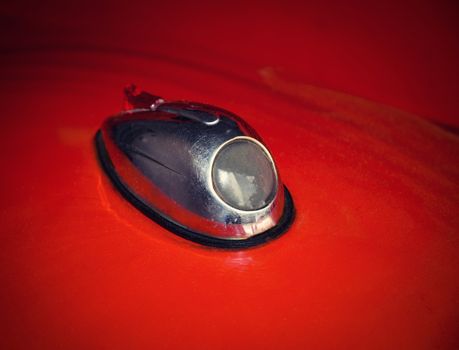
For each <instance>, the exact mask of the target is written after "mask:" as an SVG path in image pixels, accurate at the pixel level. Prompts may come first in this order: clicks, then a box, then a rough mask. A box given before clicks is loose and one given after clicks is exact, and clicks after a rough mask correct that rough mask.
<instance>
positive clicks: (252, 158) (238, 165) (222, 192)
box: [212, 140, 277, 211]
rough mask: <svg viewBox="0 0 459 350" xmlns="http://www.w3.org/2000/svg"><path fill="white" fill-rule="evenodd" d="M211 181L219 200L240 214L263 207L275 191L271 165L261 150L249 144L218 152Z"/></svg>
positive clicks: (236, 143)
mask: <svg viewBox="0 0 459 350" xmlns="http://www.w3.org/2000/svg"><path fill="white" fill-rule="evenodd" d="M212 180H213V183H214V187H215V190H216V192H217V193H218V195H219V196H220V198H221V199H222V200H223V201H225V202H226V203H227V204H229V205H230V206H232V207H234V208H236V209H240V210H247V211H250V210H258V209H261V208H263V207H265V206H266V205H268V204H269V203H270V202H271V201H272V200H273V198H274V196H275V194H276V190H277V188H276V187H277V181H276V174H275V171H274V164H273V163H272V161H271V159H270V158H269V156H268V155H267V154H266V152H265V150H264V149H263V148H261V147H260V146H259V145H258V144H256V143H255V142H252V141H249V140H236V141H233V142H230V143H228V144H227V145H225V146H224V147H223V148H222V149H221V150H220V151H219V152H218V154H217V156H216V158H215V161H214V164H213V168H212Z"/></svg>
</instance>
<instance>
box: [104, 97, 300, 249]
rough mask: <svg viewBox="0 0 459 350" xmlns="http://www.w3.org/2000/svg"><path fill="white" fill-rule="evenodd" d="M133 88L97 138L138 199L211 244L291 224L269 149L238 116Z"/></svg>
mask: <svg viewBox="0 0 459 350" xmlns="http://www.w3.org/2000/svg"><path fill="white" fill-rule="evenodd" d="M128 93H130V94H132V90H130V91H128ZM138 96H141V97H142V98H141V99H139V102H138V103H136V96H131V95H128V97H127V98H128V101H129V103H130V105H131V106H132V108H131V109H129V110H127V111H125V112H123V113H121V114H120V115H117V116H115V117H112V118H109V119H108V120H107V121H106V122H105V123H104V125H103V127H102V129H101V132H100V133H99V136H98V143H97V145H98V151H99V157H100V159H101V162H102V165H103V166H104V168H105V170H106V171H107V173H108V174H109V176H110V177H111V179H112V180H113V181H114V183H115V185H117V187H118V188H119V189H120V191H121V193H122V194H123V195H124V196H125V197H126V198H127V199H129V200H130V201H131V202H132V203H133V204H134V205H135V206H136V207H138V208H139V209H141V210H142V212H144V213H145V214H147V215H148V216H150V217H152V218H153V219H154V220H156V221H157V222H159V223H160V224H162V225H163V226H165V227H167V228H168V229H170V230H172V231H173V232H175V233H177V234H179V235H182V236H186V237H187V238H190V239H192V240H195V241H198V242H201V243H205V244H209V245H214V246H225V244H226V243H224V242H225V241H228V242H230V241H235V240H246V239H249V238H251V237H252V236H256V235H259V234H262V233H265V232H266V233H267V234H268V233H269V234H270V233H273V234H276V235H279V234H280V233H279V232H280V231H281V230H282V229H283V228H285V227H287V226H288V225H289V223H290V222H291V220H292V219H293V204H292V202H291V198H290V197H289V195H288V192H287V191H286V190H285V188H284V186H283V185H282V184H281V182H280V178H279V176H278V173H277V169H276V166H275V164H274V161H273V158H272V157H271V155H270V153H269V151H268V150H267V148H266V147H265V146H264V145H263V143H262V142H261V139H260V137H259V136H258V135H257V134H256V133H255V131H254V130H253V129H252V128H251V127H250V126H248V125H247V124H246V123H245V122H244V121H243V120H242V119H241V118H239V117H237V116H236V115H234V114H232V113H231V112H228V111H225V110H223V109H220V108H217V107H213V106H209V105H204V104H199V103H191V102H182V101H179V102H166V101H164V100H163V99H161V98H160V97H158V96H152V95H149V94H148V93H143V94H140V95H138ZM149 96H151V98H149ZM158 101H159V102H160V103H159V102H158ZM286 198H287V200H286ZM280 224H281V225H280ZM281 226H282V227H281ZM274 229H277V231H276V230H275V231H272V230H274ZM270 230H271V231H272V232H271V231H270ZM268 231H270V232H268ZM206 237H207V238H206ZM267 239H268V238H267ZM222 242H223V243H222ZM253 242H254V243H253V244H258V243H259V242H263V240H262V239H260V240H259V241H253ZM257 242H258V243H257ZM227 246H234V247H237V246H241V247H242V246H243V245H237V244H234V243H229V244H228V245H227Z"/></svg>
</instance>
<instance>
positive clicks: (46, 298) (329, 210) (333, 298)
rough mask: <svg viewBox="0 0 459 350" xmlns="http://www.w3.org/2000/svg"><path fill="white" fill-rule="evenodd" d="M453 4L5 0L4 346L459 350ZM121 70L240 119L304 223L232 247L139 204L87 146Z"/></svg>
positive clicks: (0, 290)
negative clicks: (196, 237)
mask: <svg viewBox="0 0 459 350" xmlns="http://www.w3.org/2000/svg"><path fill="white" fill-rule="evenodd" d="M454 10H455V5H454V4H453V3H452V2H451V3H447V2H445V3H443V4H437V3H436V2H416V3H412V4H410V3H409V2H407V3H405V4H404V5H400V4H398V3H397V2H393V3H390V4H389V3H386V2H384V4H383V3H379V4H371V5H370V4H367V3H366V2H340V3H333V4H330V5H319V4H317V3H311V4H309V5H300V4H290V5H283V6H281V5H274V4H271V3H268V4H265V3H260V4H257V5H256V6H255V5H253V6H252V5H247V4H245V3H242V2H241V3H231V4H227V5H215V4H213V5H212V4H208V5H205V6H204V5H198V4H193V3H190V4H179V3H167V4H166V3H161V4H159V3H158V4H155V3H151V2H145V3H137V4H134V3H132V2H129V3H127V4H122V3H121V2H116V3H113V2H110V3H93V2H91V3H89V2H88V3H84V2H77V3H73V4H66V3H64V2H56V3H54V2H50V3H48V2H40V3H14V4H13V3H11V4H9V5H8V6H5V7H4V9H3V10H2V15H3V21H2V24H1V26H2V31H3V33H4V36H3V37H2V39H1V41H2V54H1V56H0V60H1V61H0V62H1V65H0V71H1V77H2V80H1V83H0V93H1V98H2V116H1V122H2V127H1V129H0V134H1V138H0V145H1V147H0V154H1V159H2V164H3V166H2V170H1V176H0V178H1V182H0V183H1V200H0V220H1V229H0V232H1V243H0V310H1V312H0V322H1V327H0V347H1V348H2V349H43V348H45V349H58V348H65V349H81V348H90V349H104V348H107V349H108V348H109V349H126V348H133V349H140V348H149V349H151V348H170V349H175V348H192V349H202V348H209V349H237V348H241V349H258V348H259V349H280V348H285V349H288V348H297V349H306V348H311V349H342V348H352V349H434V348H439V349H457V348H458V347H459V337H458V329H459V278H458V276H459V251H458V248H459V246H458V234H459V217H458V212H459V185H458V181H459V138H458V136H457V134H456V133H455V132H454V131H455V129H454V126H456V127H457V125H459V123H458V120H457V118H456V117H457V110H458V101H457V98H456V95H457V91H458V90H457V86H458V85H457V84H458V80H457V76H458V72H457V67H456V66H457V62H458V61H459V60H458V46H457V42H456V38H457V30H456V28H455V26H454V23H457V22H456V19H457V14H456V12H457V11H454ZM129 83H137V84H138V85H140V86H141V87H143V88H145V89H146V90H147V91H152V92H154V93H157V94H159V95H161V96H167V97H168V98H171V99H181V98H185V97H186V99H189V100H195V101H200V102H203V103H209V104H212V105H217V106H220V107H222V108H225V109H228V110H231V111H233V112H235V113H236V114H238V115H241V116H243V117H244V118H245V119H246V120H247V121H248V122H249V123H250V125H252V126H253V127H254V128H255V129H256V130H257V132H258V133H259V134H260V135H261V137H262V138H263V140H264V141H265V143H266V144H267V146H268V147H269V149H270V151H271V153H272V154H273V157H274V158H275V159H276V163H277V166H278V168H279V172H280V174H281V176H282V179H283V181H284V182H285V184H286V185H287V186H288V188H289V189H290V191H291V192H292V194H293V196H294V199H295V203H296V208H297V219H296V221H295V223H294V225H293V226H292V228H291V230H290V231H289V232H287V233H286V234H285V235H283V236H282V237H280V238H279V239H277V240H275V241H272V242H270V243H268V244H266V245H264V246H260V247H257V248H253V249H249V250H244V251H221V250H216V249H210V248H205V247H202V246H199V245H197V244H194V243H191V242H189V241H187V240H184V239H182V238H180V237H177V236H175V235H173V234H171V233H170V232H168V231H166V230H164V229H163V228H161V227H159V226H158V225H156V224H155V223H153V222H152V221H151V220H149V219H148V218H146V217H145V216H143V215H142V214H141V213H139V212H138V211H137V210H136V209H134V208H133V207H132V206H131V205H130V204H129V203H128V202H126V201H125V200H124V199H123V198H122V197H121V196H120V195H119V194H118V193H117V192H116V191H115V190H114V189H113V187H112V185H111V183H110V181H109V180H108V179H107V177H106V176H105V174H103V173H102V171H101V170H100V167H99V164H98V163H97V159H96V157H95V152H94V147H93V143H92V140H93V136H94V134H95V132H96V130H97V129H98V127H99V126H100V124H101V123H102V121H103V120H104V119H105V118H106V117H107V116H108V115H112V114H114V113H116V112H118V111H119V110H121V108H122V89H123V87H124V86H125V85H127V84H129ZM432 121H435V123H433V122H432ZM438 124H448V125H450V126H451V127H449V128H445V127H440V126H439V125H438Z"/></svg>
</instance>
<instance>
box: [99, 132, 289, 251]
mask: <svg viewBox="0 0 459 350" xmlns="http://www.w3.org/2000/svg"><path fill="white" fill-rule="evenodd" d="M94 144H95V148H96V153H97V156H98V159H99V162H100V164H101V166H102V168H103V169H104V171H105V173H106V174H107V176H108V177H109V179H110V180H111V181H112V183H113V185H114V186H115V187H116V189H117V190H118V191H119V192H120V193H121V195H122V196H123V197H124V198H125V199H126V200H128V201H129V202H130V203H131V204H132V205H133V206H134V207H136V208H137V209H138V210H140V211H141V212H142V213H143V214H144V215H146V216H147V217H149V218H151V219H152V220H154V221H155V222H156V223H158V224H159V225H161V226H162V227H164V228H166V229H168V230H170V231H171V232H173V233H175V234H176V235H178V236H180V237H183V238H186V239H188V240H190V241H192V242H195V243H199V244H202V245H205V246H209V247H214V248H223V249H243V248H250V247H254V246H258V245H261V244H264V243H267V242H268V241H270V240H273V239H275V238H277V237H279V236H280V235H282V234H283V233H284V232H286V231H287V230H288V228H289V227H290V226H291V225H292V223H293V221H294V218H295V207H294V203H293V199H292V196H291V195H290V192H289V191H288V189H287V187H286V186H285V185H284V186H283V188H282V189H283V191H282V192H283V193H284V207H283V211H282V216H281V217H280V218H279V220H278V222H277V224H276V225H275V226H273V227H270V228H269V229H267V230H266V231H264V232H261V233H259V234H256V235H253V236H250V237H248V238H245V239H223V238H217V237H212V236H208V235H204V234H201V233H197V232H194V231H192V230H189V229H187V228H185V227H183V226H181V225H178V224H177V223H175V222H173V221H171V220H169V219H168V218H167V217H165V216H164V215H162V214H161V213H160V212H157V211H155V210H153V209H152V208H151V207H149V206H148V205H147V204H146V203H144V202H143V201H142V200H141V199H139V198H138V197H137V195H136V194H135V193H133V192H132V191H131V190H130V189H129V187H128V186H127V185H126V184H125V183H124V182H123V180H122V179H121V178H120V177H119V176H118V174H117V172H116V170H115V167H114V165H113V163H112V161H111V159H110V157H109V154H108V152H107V150H106V148H105V144H104V140H103V136H102V132H101V130H99V131H98V132H97V133H96V136H95V138H94ZM267 154H269V155H270V153H269V152H268V153H267ZM273 164H274V163H273ZM276 175H277V172H276ZM277 192H281V191H277ZM274 201H275V199H274ZM271 204H272V203H271Z"/></svg>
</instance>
